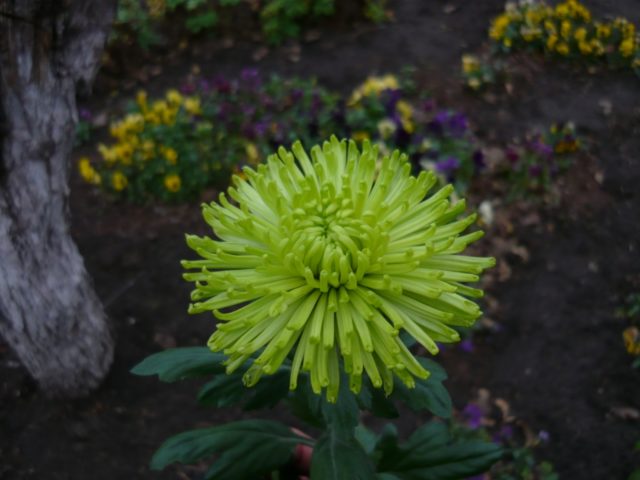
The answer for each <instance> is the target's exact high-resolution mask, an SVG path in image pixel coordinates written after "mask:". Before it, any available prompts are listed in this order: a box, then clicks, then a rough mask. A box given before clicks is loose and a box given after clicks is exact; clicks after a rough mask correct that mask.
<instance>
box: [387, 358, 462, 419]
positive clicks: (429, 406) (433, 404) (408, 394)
mask: <svg viewBox="0 0 640 480" xmlns="http://www.w3.org/2000/svg"><path fill="white" fill-rule="evenodd" d="M418 361H419V362H420V363H421V364H422V366H423V367H424V368H425V369H427V370H428V371H429V372H430V373H431V375H429V378H427V379H426V380H421V379H416V386H415V388H408V387H406V386H405V385H404V384H402V383H398V384H397V385H395V386H394V390H393V393H392V394H391V398H396V399H399V400H402V401H403V402H404V403H406V405H407V406H408V407H409V408H410V409H412V410H414V411H416V412H420V411H423V410H428V411H430V412H431V413H433V414H434V415H436V416H438V417H441V418H450V417H451V410H452V407H453V405H452V402H451V396H450V395H449V392H448V391H447V389H446V388H445V387H444V385H443V384H442V382H443V381H444V380H446V379H447V373H446V372H445V370H444V369H443V368H442V367H441V366H440V365H438V364H437V363H436V362H434V361H432V360H428V359H426V358H418Z"/></svg>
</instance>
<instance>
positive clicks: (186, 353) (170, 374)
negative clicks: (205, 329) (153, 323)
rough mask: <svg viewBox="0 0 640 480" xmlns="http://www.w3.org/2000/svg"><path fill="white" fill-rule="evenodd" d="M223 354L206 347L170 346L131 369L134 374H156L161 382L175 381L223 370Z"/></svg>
mask: <svg viewBox="0 0 640 480" xmlns="http://www.w3.org/2000/svg"><path fill="white" fill-rule="evenodd" d="M224 358H225V357H224V355H222V354H220V353H213V352H211V351H210V350H209V349H208V348H206V347H184V348H170V349H167V350H164V351H162V352H158V353H154V354H153V355H150V356H148V357H147V358H145V359H144V360H143V361H142V362H140V363H139V364H138V365H136V366H135V367H133V368H132V369H131V373H133V374H134V375H141V376H147V375H158V378H160V380H162V381H163V382H175V381H176V380H183V379H185V378H193V377H198V376H203V375H210V374H216V373H222V372H224V366H223V365H222V362H223V361H224Z"/></svg>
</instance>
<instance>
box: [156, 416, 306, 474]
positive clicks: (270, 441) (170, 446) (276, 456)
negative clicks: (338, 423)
mask: <svg viewBox="0 0 640 480" xmlns="http://www.w3.org/2000/svg"><path fill="white" fill-rule="evenodd" d="M299 443H308V440H306V439H303V438H301V437H299V436H298V435H296V434H295V433H293V432H292V431H291V430H290V429H289V428H288V427H287V426H285V425H283V424H281V423H278V422H272V421H268V420H243V421H239V422H233V423H228V424H226V425H221V426H218V427H211V428H201V429H198V430H191V431H188V432H184V433H181V434H178V435H176V436H174V437H171V438H169V439H168V440H167V441H166V442H165V443H164V444H163V445H162V446H161V447H160V448H159V449H158V451H157V452H156V453H155V455H154V456H153V458H152V460H151V468H152V469H154V470H160V469H162V468H164V467H166V466H167V465H169V464H171V463H174V462H180V463H186V464H188V463H194V462H196V461H198V460H202V459H204V458H206V457H209V456H211V455H214V454H218V455H219V456H218V458H217V459H216V460H215V461H214V463H213V465H212V466H211V468H210V469H209V470H208V471H207V473H206V475H205V478H206V479H211V480H242V479H253V478H255V476H256V475H260V474H264V473H268V472H271V471H273V470H275V469H277V468H279V467H280V466H281V465H283V464H285V463H286V462H288V461H289V459H290V458H291V456H292V454H293V451H294V448H295V446H296V445H297V444H299Z"/></svg>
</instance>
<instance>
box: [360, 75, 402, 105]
mask: <svg viewBox="0 0 640 480" xmlns="http://www.w3.org/2000/svg"><path fill="white" fill-rule="evenodd" d="M399 87H400V84H399V82H398V79H397V78H396V77H395V76H393V75H385V76H383V77H369V78H367V79H366V80H365V82H364V83H363V84H362V85H360V86H359V87H358V88H356V89H355V90H354V91H353V93H352V94H351V97H350V98H349V105H350V106H353V105H356V104H357V103H358V102H359V101H360V100H362V98H364V97H368V96H369V95H380V94H381V93H382V92H383V91H385V90H397V89H398V88H399Z"/></svg>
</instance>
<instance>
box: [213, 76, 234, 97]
mask: <svg viewBox="0 0 640 480" xmlns="http://www.w3.org/2000/svg"><path fill="white" fill-rule="evenodd" d="M211 85H212V87H213V89H214V90H216V91H217V92H219V93H229V92H230V91H231V83H230V82H229V81H228V80H227V79H226V78H224V77H223V76H222V75H218V76H216V77H214V78H213V80H212V82H211Z"/></svg>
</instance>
